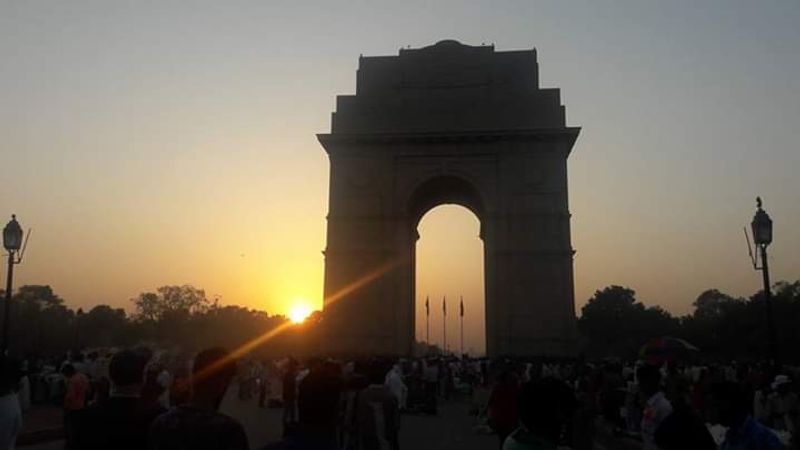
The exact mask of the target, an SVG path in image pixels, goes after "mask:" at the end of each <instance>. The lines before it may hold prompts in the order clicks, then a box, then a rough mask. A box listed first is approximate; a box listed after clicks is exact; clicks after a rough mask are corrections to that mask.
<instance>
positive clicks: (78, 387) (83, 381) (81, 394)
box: [61, 364, 90, 449]
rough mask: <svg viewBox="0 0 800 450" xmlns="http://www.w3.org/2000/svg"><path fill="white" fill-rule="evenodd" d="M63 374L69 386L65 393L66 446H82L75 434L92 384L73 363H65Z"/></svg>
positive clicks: (68, 447) (69, 447) (71, 447)
mask: <svg viewBox="0 0 800 450" xmlns="http://www.w3.org/2000/svg"><path fill="white" fill-rule="evenodd" d="M61 374H62V375H64V379H65V381H66V388H67V390H66V394H64V437H65V438H66V445H65V448H67V449H73V448H81V444H80V443H79V442H76V440H75V434H76V430H77V428H78V427H79V426H80V421H81V419H82V417H83V412H84V410H85V409H86V399H87V397H88V396H89V386H90V385H89V378H87V377H86V375H84V374H82V373H81V372H78V371H76V370H75V367H74V366H73V365H72V364H65V365H64V367H63V368H62V369H61Z"/></svg>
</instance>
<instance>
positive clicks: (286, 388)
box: [282, 358, 298, 434]
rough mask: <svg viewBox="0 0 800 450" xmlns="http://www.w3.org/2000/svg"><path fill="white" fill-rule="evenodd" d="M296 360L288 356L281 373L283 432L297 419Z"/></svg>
mask: <svg viewBox="0 0 800 450" xmlns="http://www.w3.org/2000/svg"><path fill="white" fill-rule="evenodd" d="M297 366H298V364H297V361H295V360H294V358H289V360H288V361H287V362H286V371H285V372H284V374H283V383H282V389H283V393H282V394H283V395H282V400H283V428H284V434H286V432H287V430H288V429H289V428H291V426H292V424H294V422H296V421H297Z"/></svg>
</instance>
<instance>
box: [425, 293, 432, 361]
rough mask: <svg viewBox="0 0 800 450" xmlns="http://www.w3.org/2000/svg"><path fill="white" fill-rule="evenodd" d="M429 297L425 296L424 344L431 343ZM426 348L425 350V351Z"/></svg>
mask: <svg viewBox="0 0 800 450" xmlns="http://www.w3.org/2000/svg"><path fill="white" fill-rule="evenodd" d="M429 300H430V298H429V297H428V296H427V295H426V296H425V345H431V305H430V303H429V302H428V301H429ZM427 352H428V350H427V349H426V350H425V353H427Z"/></svg>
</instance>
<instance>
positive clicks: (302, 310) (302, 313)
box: [289, 303, 311, 323]
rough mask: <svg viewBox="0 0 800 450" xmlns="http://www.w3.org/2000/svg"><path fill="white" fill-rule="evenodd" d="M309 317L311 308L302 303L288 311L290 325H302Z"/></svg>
mask: <svg viewBox="0 0 800 450" xmlns="http://www.w3.org/2000/svg"><path fill="white" fill-rule="evenodd" d="M310 315H311V308H309V307H308V305H306V304H304V303H297V304H295V305H294V306H292V309H290V310H289V320H291V321H292V323H303V321H304V320H306V319H307V318H308V316H310Z"/></svg>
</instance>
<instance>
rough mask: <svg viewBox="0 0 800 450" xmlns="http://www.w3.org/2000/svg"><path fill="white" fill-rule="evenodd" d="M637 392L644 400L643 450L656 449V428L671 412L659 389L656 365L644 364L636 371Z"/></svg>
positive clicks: (670, 405) (658, 375)
mask: <svg viewBox="0 0 800 450" xmlns="http://www.w3.org/2000/svg"><path fill="white" fill-rule="evenodd" d="M636 378H637V379H638V381H639V392H641V393H642V396H643V398H644V400H645V404H644V409H643V410H642V442H643V443H644V446H643V448H644V450H658V446H657V445H656V438H655V435H656V430H657V429H658V427H659V425H661V422H662V421H663V420H664V419H666V418H667V416H669V415H670V414H672V404H671V403H670V401H669V400H667V397H666V396H665V395H664V392H662V391H661V372H660V371H659V370H658V367H656V366H651V365H646V366H642V367H640V368H639V370H637V371H636Z"/></svg>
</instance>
